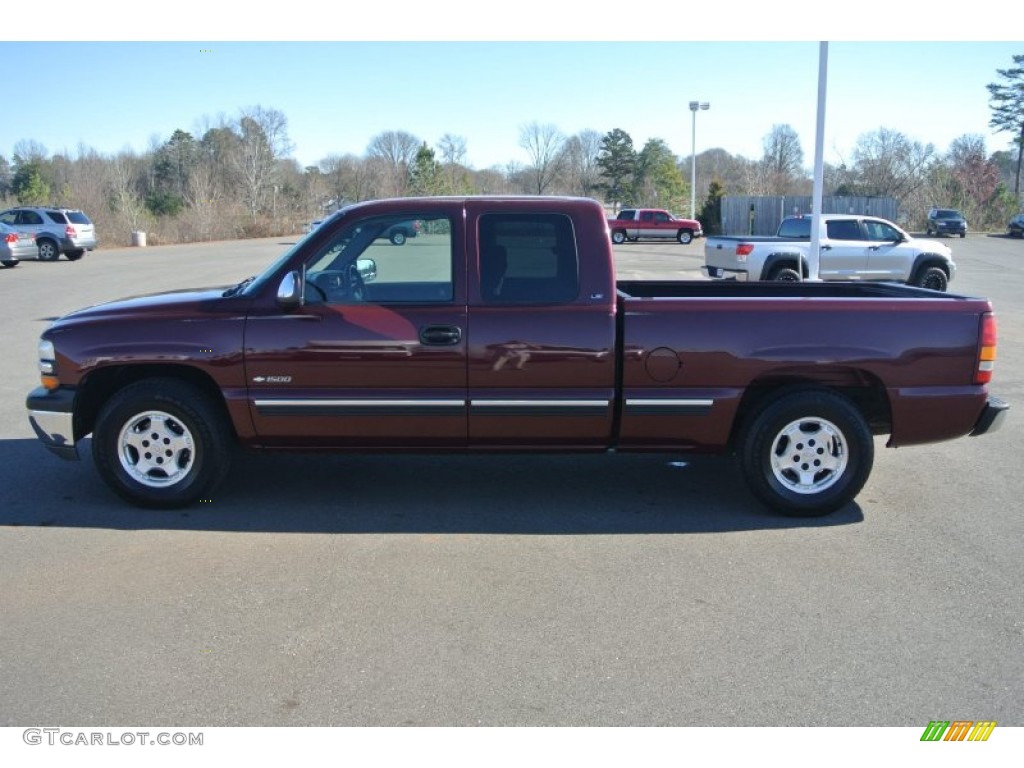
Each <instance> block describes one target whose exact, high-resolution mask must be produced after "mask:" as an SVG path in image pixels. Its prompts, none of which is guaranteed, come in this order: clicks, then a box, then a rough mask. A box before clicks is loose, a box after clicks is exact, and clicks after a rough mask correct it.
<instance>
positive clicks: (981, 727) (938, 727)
mask: <svg viewBox="0 0 1024 768" xmlns="http://www.w3.org/2000/svg"><path fill="white" fill-rule="evenodd" d="M995 727H996V721H995V720H978V721H977V722H975V721H974V720H954V721H953V722H950V721H949V720H932V721H931V722H930V723H928V727H927V728H925V729H924V733H923V734H922V735H921V741H988V737H989V736H991V735H992V731H994V730H995Z"/></svg>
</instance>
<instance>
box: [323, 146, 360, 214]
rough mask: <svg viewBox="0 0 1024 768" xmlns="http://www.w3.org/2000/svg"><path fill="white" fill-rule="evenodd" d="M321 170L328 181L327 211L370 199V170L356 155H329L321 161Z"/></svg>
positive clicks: (324, 211)
mask: <svg viewBox="0 0 1024 768" xmlns="http://www.w3.org/2000/svg"><path fill="white" fill-rule="evenodd" d="M320 170H321V171H322V172H323V174H324V176H325V178H326V180H327V189H328V195H329V197H328V200H327V204H326V206H325V210H323V211H321V212H320V213H326V212H327V210H326V209H330V210H334V209H336V208H338V207H340V206H342V205H344V204H346V203H349V202H356V201H359V200H366V199H368V198H369V196H370V195H369V189H370V178H369V177H370V170H369V165H368V163H367V161H366V160H364V159H363V158H360V157H356V156H355V155H352V154H349V155H328V156H327V157H325V158H324V159H323V160H321V161H320Z"/></svg>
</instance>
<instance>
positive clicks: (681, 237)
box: [676, 229, 693, 245]
mask: <svg viewBox="0 0 1024 768" xmlns="http://www.w3.org/2000/svg"><path fill="white" fill-rule="evenodd" d="M676 239H677V240H678V241H679V242H680V243H682V244H683V245H686V244H687V243H689V242H691V241H692V240H693V232H691V231H690V230H688V229H680V230H679V233H678V234H677V235H676Z"/></svg>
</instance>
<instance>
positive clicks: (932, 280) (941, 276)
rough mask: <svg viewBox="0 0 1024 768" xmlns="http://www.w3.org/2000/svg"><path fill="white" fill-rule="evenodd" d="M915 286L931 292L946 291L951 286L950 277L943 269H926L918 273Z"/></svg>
mask: <svg viewBox="0 0 1024 768" xmlns="http://www.w3.org/2000/svg"><path fill="white" fill-rule="evenodd" d="M914 285H916V286H917V287H918V288H927V289H929V290H931V291H945V290H946V288H947V287H948V286H949V277H948V276H947V275H946V273H945V271H943V269H942V267H925V268H924V269H922V270H921V271H920V272H918V273H917V276H916V277H915V278H914Z"/></svg>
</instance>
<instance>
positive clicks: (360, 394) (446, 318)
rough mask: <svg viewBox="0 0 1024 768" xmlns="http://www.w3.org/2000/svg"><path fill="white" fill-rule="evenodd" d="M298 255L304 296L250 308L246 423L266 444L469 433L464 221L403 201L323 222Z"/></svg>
mask: <svg viewBox="0 0 1024 768" xmlns="http://www.w3.org/2000/svg"><path fill="white" fill-rule="evenodd" d="M324 226H333V227H334V229H335V231H334V232H332V233H330V236H329V239H326V240H325V239H323V238H319V239H320V240H322V244H321V245H320V246H319V247H317V248H315V249H314V250H312V251H311V253H310V255H309V257H308V258H307V259H305V261H304V264H303V271H304V276H303V277H304V285H305V297H304V298H305V301H304V304H303V305H302V306H301V307H298V308H296V309H294V310H291V311H283V310H281V309H279V308H277V307H276V306H274V307H272V308H268V309H266V310H264V311H254V312H253V313H252V314H251V315H250V316H249V318H248V319H247V323H246V339H245V356H246V361H245V367H246V378H247V380H248V387H249V404H250V411H251V414H252V419H253V424H254V427H255V429H256V432H257V434H258V435H259V438H260V441H261V443H263V444H264V445H274V446H291V447H302V446H321V445H322V446H340V447H344V446H347V445H352V446H357V445H358V446H378V447H395V448H406V447H407V448H419V447H458V446H463V445H465V444H466V436H467V416H466V334H467V325H466V301H465V280H464V270H462V271H461V272H462V274H460V271H459V270H456V269H455V267H454V264H455V261H454V256H455V254H456V253H457V252H459V253H460V258H461V249H460V248H455V247H454V246H455V244H456V243H459V242H461V240H462V238H463V237H464V235H463V224H462V219H461V216H459V215H456V214H455V212H454V211H448V212H445V213H438V212H437V211H436V209H435V210H434V211H433V212H424V211H416V210H409V211H408V212H403V213H401V214H396V215H388V216H386V217H384V216H378V217H375V218H373V219H365V218H364V219H358V220H354V221H347V220H346V219H345V218H342V219H341V220H339V221H337V222H334V223H333V224H327V225H324Z"/></svg>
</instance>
